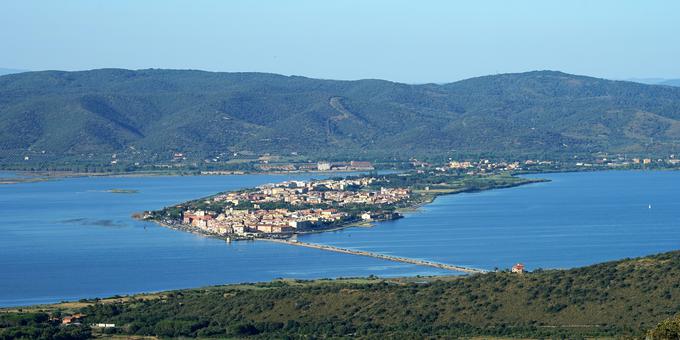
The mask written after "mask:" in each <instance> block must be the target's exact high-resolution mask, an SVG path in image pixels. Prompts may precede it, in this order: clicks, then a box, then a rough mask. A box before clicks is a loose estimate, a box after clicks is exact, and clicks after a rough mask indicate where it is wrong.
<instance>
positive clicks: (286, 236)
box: [132, 178, 550, 242]
mask: <svg viewBox="0 0 680 340" xmlns="http://www.w3.org/2000/svg"><path fill="white" fill-rule="evenodd" d="M525 179H526V178H525ZM526 180H527V181H526V182H521V183H511V184H505V185H499V186H496V187H491V188H484V189H461V190H451V191H444V192H434V191H432V192H430V193H431V195H427V196H423V200H421V201H417V202H414V204H413V205H410V206H408V207H403V208H397V209H395V211H394V212H395V213H396V214H397V216H398V217H396V218H389V219H385V218H380V219H372V220H359V221H353V222H349V223H347V224H344V225H335V226H329V227H327V228H319V229H311V230H303V231H297V232H294V233H282V234H269V235H268V236H269V237H256V236H254V235H252V236H251V235H248V236H238V235H220V234H213V233H208V232H205V230H203V229H200V228H197V227H194V226H191V225H186V224H182V223H173V224H170V223H166V222H163V221H159V220H155V219H145V218H144V217H143V215H144V213H140V212H136V213H133V214H132V218H133V219H135V220H139V221H143V222H150V223H155V224H157V225H160V226H162V227H165V228H168V229H173V230H177V231H180V232H189V233H192V234H196V235H200V236H205V237H210V238H215V239H219V240H222V241H225V242H232V241H234V242H236V241H256V240H265V241H266V240H290V239H291V238H295V237H297V235H311V234H320V233H325V232H335V231H341V230H344V229H347V228H373V227H375V226H376V223H381V222H387V221H393V220H397V219H401V218H406V216H404V214H408V213H414V212H417V211H418V210H419V209H420V208H421V207H423V206H426V205H428V204H431V203H432V202H434V200H436V199H437V198H438V197H439V196H448V195H457V194H463V193H475V192H483V191H490V190H497V189H509V188H514V187H519V186H523V185H529V184H536V183H547V182H550V180H548V179H542V178H528V179H526ZM424 192H426V193H427V192H428V191H424Z"/></svg>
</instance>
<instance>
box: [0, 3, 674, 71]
mask: <svg viewBox="0 0 680 340" xmlns="http://www.w3.org/2000/svg"><path fill="white" fill-rule="evenodd" d="M679 16H680V1H675V0H669V1H642V0H640V1H624V0H611V1H602V0H597V1H596V0H588V1H550V0H540V1H517V0H515V1H510V0H500V1H472V0H470V1H467V2H465V3H463V2H462V1H396V0H386V1H370V0H357V1H348V0H345V1H328V0H313V1H312V0H310V1H292V0H289V1H283V0H279V1H256V0H243V1H239V0H223V1H217V0H215V1H204V0H191V1H173V0H157V1H148V0H147V1H144V0H110V1H97V0H64V1H53V0H47V1H33V0H16V1H15V0H2V1H0V46H1V48H0V67H5V68H16V69H29V70H44V69H61V70H82V69H92V68H101V67H121V68H132V69H139V68H179V69H187V68H192V69H204V70H212V71H261V72H275V73H282V74H287V75H290V74H295V75H303V76H309V77H317V78H333V79H359V78H381V79H389V80H394V81H401V82H409V83H421V82H447V81H454V80H458V79H462V78H468V77H473V76H479V75H486V74H494V73H505V72H522V71H529V70H538V69H551V70H561V71H565V72H569V73H576V74H586V75H593V76H600V77H606V78H617V79H623V78H646V77H663V78H680V62H679V61H680V20H679Z"/></svg>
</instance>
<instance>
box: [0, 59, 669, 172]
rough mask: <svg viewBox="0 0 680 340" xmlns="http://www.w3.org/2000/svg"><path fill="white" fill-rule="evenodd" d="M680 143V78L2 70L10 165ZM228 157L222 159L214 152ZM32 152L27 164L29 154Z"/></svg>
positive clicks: (623, 148)
mask: <svg viewBox="0 0 680 340" xmlns="http://www.w3.org/2000/svg"><path fill="white" fill-rule="evenodd" d="M598 151H608V152H621V153H628V154H659V155H667V154H670V153H678V152H680V88H674V87H669V86H653V85H643V84H638V83H632V82H622V81H610V80H604V79H597V78H590V77H583V76H574V75H569V74H564V73H560V72H554V71H536V72H528V73H520V74H503V75H494V76H486V77H479V78H473V79H468V80H463V81H459V82H455V83H450V84H444V85H435V84H424V85H407V84H399V83H393V82H388V81H382V80H359V81H335V80H319V79H310V78H304V77H295V76H293V77H287V76H281V75H274V74H262V73H212V72H203V71H188V70H187V71H180V70H155V69H151V70H139V71H131V70H121V69H100V70H92V71H82V72H59V71H45V72H26V73H20V74H10V75H4V76H0V165H3V164H4V165H8V164H52V163H66V162H70V163H72V164H73V163H83V162H104V163H108V162H109V161H110V160H111V159H112V155H113V154H116V157H117V158H116V159H118V160H119V161H120V162H121V163H126V162H127V163H130V162H140V163H142V164H150V163H158V162H167V161H169V160H171V159H172V158H173V154H174V153H175V152H180V153H182V154H183V155H184V157H186V158H187V159H188V160H189V161H192V160H193V161H196V160H197V161H203V160H204V159H206V158H207V159H211V160H212V159H214V160H216V162H218V163H219V162H227V161H230V160H233V159H234V158H237V159H238V158H242V157H246V156H252V155H261V154H264V153H270V154H272V155H278V156H284V157H294V158H295V157H296V158H299V159H311V160H317V159H367V160H380V159H390V158H397V159H407V158H409V157H413V156H417V157H439V156H441V157H443V156H456V155H476V154H486V155H499V156H519V155H543V156H550V157H558V156H565V155H573V154H583V153H593V152H598ZM218 156H219V157H218ZM25 157H28V160H26V159H25Z"/></svg>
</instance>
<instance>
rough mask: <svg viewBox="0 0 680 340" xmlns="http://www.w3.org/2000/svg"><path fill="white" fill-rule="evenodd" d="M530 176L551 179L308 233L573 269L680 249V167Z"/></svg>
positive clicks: (495, 263) (470, 262)
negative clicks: (387, 218) (364, 224)
mask: <svg viewBox="0 0 680 340" xmlns="http://www.w3.org/2000/svg"><path fill="white" fill-rule="evenodd" d="M531 177H541V178H547V179H550V180H552V182H547V183H538V184H531V185H527V186H521V187H516V188H511V189H501V190H493V191H485V192H480V193H469V194H459V195H451V196H442V197H439V198H437V199H436V200H435V202H433V203H432V204H430V205H427V206H425V207H422V208H421V209H419V210H418V211H417V212H414V213H410V214H407V215H406V218H403V219H400V220H396V221H391V222H385V223H379V224H377V225H376V226H375V227H373V228H353V229H346V230H343V231H338V232H334V233H330V234H328V233H327V234H316V235H308V236H305V237H303V238H301V240H304V241H308V242H317V243H325V244H330V245H335V246H339V247H347V248H355V249H362V250H370V251H376V252H381V253H386V254H397V255H401V256H406V257H414V258H423V259H429V260H434V261H440V262H445V263H452V264H459V265H467V266H472V267H478V268H486V269H494V268H495V267H499V268H508V267H511V266H512V265H513V264H515V263H517V262H523V263H524V264H525V265H526V266H527V268H529V269H535V268H569V267H576V266H583V265H588V264H593V263H597V262H604V261H607V260H614V259H620V258H625V257H635V256H641V255H648V254H653V253H659V252H664V251H669V250H676V249H680V195H679V193H680V172H662V171H654V172H651V171H649V172H641V171H610V172H590V173H562V174H549V175H548V174H546V175H532V176H531ZM650 204H651V206H652V208H651V209H650V208H649V205H650Z"/></svg>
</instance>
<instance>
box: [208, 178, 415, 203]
mask: <svg viewBox="0 0 680 340" xmlns="http://www.w3.org/2000/svg"><path fill="white" fill-rule="evenodd" d="M374 181H375V178H372V177H363V178H357V179H342V180H319V181H311V182H304V181H290V182H283V183H278V184H268V185H263V186H260V187H258V188H257V190H255V191H242V192H231V193H227V194H223V195H218V196H216V197H215V198H214V199H213V200H214V201H216V202H220V201H226V202H230V203H231V204H233V205H239V204H240V203H243V202H250V203H254V204H256V205H259V204H263V203H273V202H283V203H288V204H290V205H301V204H329V205H340V206H343V205H347V204H392V203H396V202H398V201H401V200H404V199H406V198H409V196H410V193H409V190H408V189H404V188H381V189H380V190H375V191H367V190H361V189H362V188H365V187H366V186H368V185H370V184H371V183H373V182H374Z"/></svg>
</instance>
